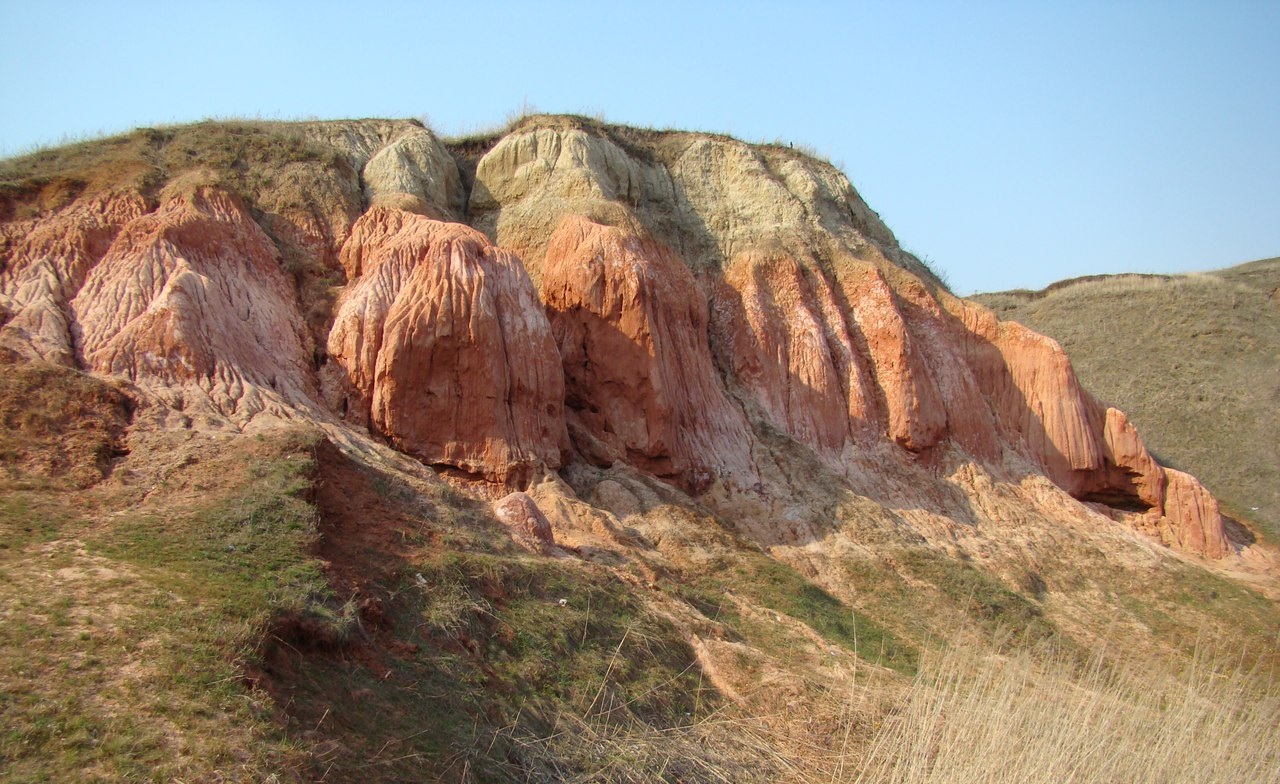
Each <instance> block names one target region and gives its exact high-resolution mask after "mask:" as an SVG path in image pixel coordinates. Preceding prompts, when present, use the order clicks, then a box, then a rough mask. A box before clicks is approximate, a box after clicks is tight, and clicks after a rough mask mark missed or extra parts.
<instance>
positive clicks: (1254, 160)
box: [0, 0, 1280, 293]
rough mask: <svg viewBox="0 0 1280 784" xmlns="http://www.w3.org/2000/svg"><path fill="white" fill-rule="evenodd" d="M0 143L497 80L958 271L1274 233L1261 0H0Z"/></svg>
mask: <svg viewBox="0 0 1280 784" xmlns="http://www.w3.org/2000/svg"><path fill="white" fill-rule="evenodd" d="M0 80H2V82H0V83H2V84H3V96H4V100H3V101H0V107H3V108H2V109H0V154H2V155H6V156H7V155H13V154H17V153H20V152H23V151H26V150H29V149H30V148H32V147H33V146H35V145H47V144H54V143H58V142H60V141H62V140H65V139H75V138H83V137H85V136H93V135H99V134H103V133H113V132H117V131H122V130H127V129H129V128H132V127H135V126H139V125H153V124H159V123H172V122H185V121H193V120H199V119H202V118H205V117H225V116H248V117H263V118H280V119H291V118H306V117H322V118H336V117H367V116H385V117H422V118H425V119H426V120H427V121H428V122H429V123H430V124H431V125H432V126H433V127H434V128H435V129H436V130H437V131H439V132H441V133H444V134H452V133H459V132H466V131H469V130H474V129H476V128H479V127H485V126H492V125H495V124H499V123H501V122H502V121H503V120H504V118H505V117H506V116H507V115H508V114H511V113H514V112H517V111H518V110H519V109H520V107H521V106H522V105H531V106H533V107H536V108H537V109H539V110H541V111H547V112H576V113H588V114H595V113H601V114H603V115H604V116H605V117H606V118H607V119H609V120H611V121H615V122H624V123H634V124H642V125H653V126H660V127H666V126H671V127H678V128H689V129H704V130H713V131H721V132H727V133H731V134H733V135H735V136H738V137H740V138H744V139H747V140H773V139H783V140H787V141H794V142H796V143H798V144H806V145H810V146H812V147H814V148H816V149H817V150H818V151H819V152H821V153H822V154H824V155H826V156H827V157H829V158H830V159H832V160H833V161H834V162H836V163H837V164H838V165H840V166H841V167H842V168H843V169H844V171H845V172H847V173H848V175H849V177H850V178H851V179H852V180H853V183H854V185H855V186H856V187H857V188H858V189H859V191H860V192H861V193H862V195H863V197H864V198H865V199H866V200H867V201H868V202H869V203H870V204H871V206H872V208H873V209H875V210H877V211H878V212H879V213H880V214H881V216H882V217H883V218H884V219H885V221H886V222H887V223H888V224H889V226H890V227H891V228H892V229H893V230H894V231H895V232H896V233H897V235H898V238H899V240H900V241H901V242H902V244H903V246H905V247H906V248H908V249H910V250H913V251H914V252H915V253H917V254H918V255H920V256H922V257H927V258H928V259H929V260H930V262H931V263H932V264H933V265H934V266H935V267H937V268H940V269H941V270H942V271H943V272H944V273H945V274H946V276H947V277H948V278H949V279H950V281H951V283H952V285H953V287H954V288H955V289H956V290H957V291H958V292H959V293H971V292H974V291H983V290H992V289H999V288H1012V287H1036V288H1038V287H1041V286H1044V285H1045V284H1048V283H1050V282H1052V281H1054V280H1058V279H1061V278H1064V277H1070V276H1075V275H1084V274H1091V273H1097V272H1120V271H1144V272H1161V271H1186V270H1195V269H1210V268H1214V267H1222V266H1228V265H1231V264H1236V263H1239V262H1243V261H1248V260H1251V259H1255V258H1260V257H1264V256H1274V255H1280V2H1276V1H1275V0H1272V1H1271V2H1256V3H1249V2H1230V0H1228V1H1227V2H1209V0H1205V1H1204V2H1200V3H1190V2H1176V0H1175V1H1174V2H1159V3H1147V2H1123V1H1121V2H1102V3H1094V2H1062V3H1056V2H1035V1H1030V2H989V3H980V2H976V0H975V1H973V2H960V1H959V0H956V1H954V2H897V3H893V2H883V3H803V2H801V3H792V4H785V5H784V4H783V3H767V4H766V3H751V2H740V3H697V2H692V0H685V2H677V3H666V2H648V3H643V4H629V5H626V6H623V5H621V4H616V5H615V4H611V3H607V2H581V3H568V2H560V3H555V2H550V3H527V4H526V3H502V2H487V3H478V4H477V3H462V2H455V3H451V4H447V5H439V4H432V3H402V4H397V3H380V2H359V3H350V4H335V3H328V2H321V1H318V0H317V1H316V2H306V3H293V2H289V3H286V2H277V3H272V2H268V1H267V0H263V1H262V2H257V3H240V2H217V3H207V4H201V5H199V6H197V5H195V4H192V3H186V2H174V1H173V0H171V1H170V2H166V3H129V2H83V3H72V2H33V0H0Z"/></svg>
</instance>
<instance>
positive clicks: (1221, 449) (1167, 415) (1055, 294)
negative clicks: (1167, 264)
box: [975, 259, 1280, 537]
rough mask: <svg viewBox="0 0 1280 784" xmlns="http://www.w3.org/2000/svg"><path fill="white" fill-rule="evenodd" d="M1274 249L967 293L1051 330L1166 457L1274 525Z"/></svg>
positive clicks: (1244, 516)
mask: <svg viewBox="0 0 1280 784" xmlns="http://www.w3.org/2000/svg"><path fill="white" fill-rule="evenodd" d="M1277 292H1280V259H1265V260H1262V261H1255V262H1253V263H1250V264H1243V265H1240V266H1238V267H1232V268H1230V269H1225V270H1219V271H1216V272H1209V273H1204V274H1197V275H1179V276H1151V275H1142V276H1136V275H1120V276H1112V277H1095V278H1083V279H1079V280H1071V281H1063V282H1061V283H1057V284H1054V285H1053V286H1050V287H1049V288H1047V289H1045V290H1044V291H1041V292H1025V291H1011V292H1001V293H995V294H983V295H979V296H978V297H975V299H977V300H978V301H979V302H982V303H983V304H985V305H987V306H989V307H991V308H992V309H993V310H995V311H996V312H997V313H998V314H999V315H1000V316H1001V317H1002V318H1008V319H1012V320H1014V321H1020V322H1022V323H1024V324H1026V325H1027V326H1029V327H1031V328H1032V329H1035V330H1038V331H1040V332H1043V333H1045V334H1047V335H1050V336H1052V337H1054V338H1056V339H1057V340H1058V341H1059V342H1061V343H1062V345H1063V348H1065V349H1066V350H1067V353H1068V354H1069V355H1070V356H1071V359H1072V364H1074V365H1075V367H1076V370H1077V372H1078V373H1079V374H1080V377H1081V379H1082V380H1083V381H1084V383H1085V386H1087V387H1089V388H1090V389H1091V390H1093V391H1094V392H1096V393H1097V394H1098V395H1099V396H1100V397H1101V398H1102V399H1103V400H1106V401H1108V402H1109V403H1111V404H1113V405H1116V406H1118V407H1120V408H1123V409H1124V410H1125V411H1126V412H1127V413H1128V414H1129V416H1130V417H1131V419H1132V420H1133V422H1134V424H1136V425H1137V426H1138V429H1139V430H1140V431H1141V432H1142V435H1143V437H1144V438H1145V439H1146V441H1147V443H1148V445H1149V446H1151V447H1152V448H1153V450H1154V451H1155V452H1156V453H1157V454H1158V455H1159V456H1160V458H1161V459H1162V460H1163V461H1167V462H1168V464H1169V465H1173V466H1176V467H1178V468H1181V469H1183V470H1185V471H1190V472H1191V473H1194V474H1195V475H1196V476H1198V477H1200V478H1201V479H1202V480H1204V482H1205V483H1206V484H1207V485H1208V486H1209V487H1210V488H1211V489H1213V491H1214V492H1215V494H1216V495H1218V497H1219V498H1220V499H1222V500H1223V501H1224V502H1225V503H1226V504H1227V506H1228V507H1229V508H1230V511H1231V513H1232V514H1233V515H1235V516H1236V517H1237V518H1239V519H1240V520H1241V521H1242V522H1247V523H1250V524H1252V525H1254V526H1256V527H1258V528H1260V529H1261V530H1263V531H1265V532H1266V533H1267V534H1269V535H1270V536H1273V537H1274V536H1276V535H1277V534H1280V415H1278V412H1280V294H1277Z"/></svg>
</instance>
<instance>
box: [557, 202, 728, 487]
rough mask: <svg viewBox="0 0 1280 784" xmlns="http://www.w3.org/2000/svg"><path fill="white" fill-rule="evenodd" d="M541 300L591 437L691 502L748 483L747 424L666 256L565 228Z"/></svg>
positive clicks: (678, 267)
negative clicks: (722, 486)
mask: <svg viewBox="0 0 1280 784" xmlns="http://www.w3.org/2000/svg"><path fill="white" fill-rule="evenodd" d="M542 290H543V297H544V298H545V300H546V305H547V312H548V314H549V315H550V318H551V323H552V328H553V331H554V333H555V338H556V345H557V346H558V347H559V350H560V357H561V359H562V361H563V362H564V375H565V384H566V387H567V393H568V404H569V409H570V411H571V412H572V414H573V415H574V416H575V417H576V418H577V419H578V420H579V421H580V422H581V423H582V424H583V425H584V426H585V427H586V428H587V430H589V431H590V432H591V433H592V434H593V435H594V436H595V437H596V438H598V439H600V440H601V441H603V442H604V443H605V444H607V445H608V446H610V447H612V449H613V450H614V451H615V452H616V454H618V455H619V456H621V457H623V458H624V459H626V461H627V462H629V463H632V464H633V465H635V466H637V467H639V468H641V469H643V470H645V471H648V472H650V473H652V474H655V475H657V476H660V477H663V478H666V479H669V480H671V481H673V482H675V483H676V484H679V485H681V486H683V487H686V488H688V489H690V490H692V491H694V492H697V491H700V490H703V489H705V488H706V487H707V486H708V485H709V484H710V483H711V482H713V481H714V480H715V479H716V478H717V477H721V476H733V477H735V478H736V479H737V480H738V481H742V480H744V479H747V478H748V477H751V476H752V475H753V468H752V465H751V459H750V454H749V447H748V442H747V424H746V420H745V418H744V417H743V415H742V413H741V412H740V411H739V410H738V409H737V408H735V407H734V406H733V405H732V404H730V402H729V400H728V399H727V398H726V397H725V394H724V392H723V390H722V388H721V385H720V382H719V377H718V375H717V374H716V370H715V367H714V366H713V364H712V362H711V353H710V349H709V347H708V343H707V305H706V302H705V300H704V299H703V297H702V295H701V294H700V293H699V291H698V288H697V285H696V284H695V282H694V279H693V275H692V274H691V273H690V272H689V268H688V267H687V266H685V264H684V263H683V262H682V261H681V260H680V259H679V258H677V257H676V256H675V254H674V253H672V252H671V251H670V250H669V249H667V248H664V247H662V246H660V245H658V244H657V243H656V242H653V241H644V240H641V239H639V238H637V237H634V236H629V235H627V234H625V233H623V232H621V231H619V230H618V229H614V228H609V227H606V226H601V225H600V224H598V223H593V222H591V221H588V220H585V219H582V218H572V217H571V218H567V219H566V220H565V221H564V223H562V224H561V225H560V228H558V229H557V230H556V232H555V234H554V235H552V237H551V241H550V243H549V244H548V246H547V256H546V263H545V265H544V268H543V281H542Z"/></svg>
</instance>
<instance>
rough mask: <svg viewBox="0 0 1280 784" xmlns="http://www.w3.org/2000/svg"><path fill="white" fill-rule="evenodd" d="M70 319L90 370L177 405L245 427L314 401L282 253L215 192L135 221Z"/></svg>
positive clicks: (178, 197) (180, 196)
mask: <svg viewBox="0 0 1280 784" xmlns="http://www.w3.org/2000/svg"><path fill="white" fill-rule="evenodd" d="M70 312H71V316H72V319H73V325H72V335H73V337H74V339H75V347H76V351H77V354H78V355H79V357H80V361H81V363H82V365H83V366H84V367H87V368H89V369H92V370H96V371H100V372H103V373H110V374H113V375H117V376H122V377H124V378H128V379H130V380H132V381H134V382H136V383H138V384H139V385H140V386H142V387H144V388H149V389H151V390H153V391H155V392H156V394H158V395H159V396H160V397H161V398H167V399H173V400H175V402H178V404H179V405H180V407H186V406H196V407H208V408H210V409H212V411H214V412H216V413H218V414H221V415H225V416H234V417H235V418H237V419H240V420H244V419H247V418H249V417H251V416H253V415H254V414H257V413H259V412H261V411H264V410H267V409H271V410H273V411H277V412H279V413H285V412H284V407H285V406H289V405H295V406H296V405H305V404H307V403H308V402H309V401H310V400H311V399H313V398H314V397H315V390H314V385H313V382H312V380H311V372H310V368H309V362H308V358H307V352H306V351H305V350H304V348H303V347H304V345H305V342H304V341H305V338H304V336H303V334H302V333H301V329H302V324H303V321H302V317H301V315H300V313H299V312H298V307H297V298H296V295H295V293H294V289H293V286H292V283H291V281H290V280H289V279H288V278H287V277H286V276H285V274H284V272H283V271H282V270H281V268H280V264H279V262H278V260H277V252H276V248H275V246H274V245H273V244H272V243H271V241H270V239H269V238H268V237H267V236H266V234H265V233H263V231H262V229H261V228H259V227H258V225H257V224H256V223H255V222H254V221H253V219H252V218H251V217H250V215H249V213H248V211H247V210H246V209H245V207H244V206H243V205H242V204H241V203H240V202H239V201H238V200H237V199H235V198H234V197H232V196H231V195H229V194H228V193H226V192H225V191H222V190H219V189H217V188H211V187H197V188H194V189H191V190H185V191H183V190H179V191H175V192H172V193H170V194H168V195H167V196H166V197H165V199H164V201H163V203H162V204H161V206H160V208H159V209H158V210H157V211H156V212H154V213H151V214H148V215H144V216H142V217H140V218H137V219H136V220H134V221H132V222H130V223H129V225H128V226H126V227H125V228H124V229H123V230H122V231H121V232H120V234H119V236H117V237H116V239H115V241H114V242H113V243H112V244H111V249H110V250H109V251H108V253H107V254H106V257H105V258H104V259H103V260H102V261H101V263H99V264H98V265H97V266H96V267H94V268H93V270H92V271H91V272H90V273H89V275H88V278H87V280H86V281H85V284H84V287H83V288H82V289H81V290H80V292H79V293H78V294H77V295H76V297H75V299H74V300H72V302H71V303H70ZM175 396H176V398H175Z"/></svg>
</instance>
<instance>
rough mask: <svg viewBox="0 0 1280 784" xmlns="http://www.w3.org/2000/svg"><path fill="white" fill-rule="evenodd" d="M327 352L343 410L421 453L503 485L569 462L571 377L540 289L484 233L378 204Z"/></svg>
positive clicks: (352, 260)
mask: <svg viewBox="0 0 1280 784" xmlns="http://www.w3.org/2000/svg"><path fill="white" fill-rule="evenodd" d="M342 263H343V265H344V267H345V268H346V270H347V275H348V278H349V279H350V280H351V281H352V282H351V284H350V285H349V286H348V288H347V290H346V291H345V292H344V293H343V295H342V297H341V299H340V300H339V302H338V306H337V314H336V316H335V319H334V325H333V331H332V332H331V333H330V335H329V354H330V356H331V357H332V359H333V360H334V361H335V362H336V363H337V364H338V365H339V366H340V367H341V368H342V369H343V370H344V371H345V374H346V378H345V382H346V384H347V386H348V387H349V389H350V390H351V392H350V394H349V395H347V396H346V397H345V399H344V400H343V402H342V404H341V405H342V407H343V408H344V412H345V413H347V414H348V415H353V416H354V417H355V418H356V419H357V420H358V421H359V420H364V421H367V422H368V425H369V427H370V428H371V429H373V430H375V431H376V432H379V433H381V434H383V435H384V436H386V437H387V438H388V439H389V440H390V441H391V443H392V444H394V445H395V446H396V447H397V448H398V449H401V450H403V451H405V452H408V453H409V454H412V455H414V456H415V457H418V458H420V459H421V460H423V461H425V462H428V463H432V464H439V465H443V466H448V467H452V468H455V469H458V470H461V471H463V472H466V473H468V474H473V475H479V476H482V477H483V478H485V479H488V480H490V481H495V482H503V483H505V482H515V483H521V482H524V481H527V480H528V478H529V476H530V473H531V472H532V471H533V470H534V469H535V468H536V467H537V466H538V465H540V464H542V465H546V466H548V467H551V468H555V467H557V466H559V465H560V450H561V447H562V445H563V444H564V443H565V441H566V438H567V437H566V435H565V424H564V414H563V405H564V381H563V375H562V373H561V370H560V362H559V357H558V355H557V353H556V348H555V343H554V342H553V341H552V338H551V328H550V325H549V324H548V323H547V318H546V316H545V315H544V313H543V311H542V307H541V305H540V304H539V302H538V299H537V294H536V293H535V291H534V289H533V285H532V283H530V281H529V277H528V275H526V274H525V271H524V268H523V267H522V266H521V265H520V261H519V259H517V258H516V257H515V256H514V255H513V254H511V253H510V252H508V251H504V250H500V249H498V248H496V247H494V246H493V245H491V244H489V242H488V240H486V239H485V238H484V236H483V235H481V234H480V233H479V232H476V231H475V230H473V229H470V228H467V227H466V226H463V225H461V224H457V223H444V222H441V221H435V220H431V219H429V218H426V217H423V216H419V215H414V214H411V213H407V212H403V211H400V210H396V209H387V208H379V207H375V208H373V209H371V210H370V211H369V212H368V213H366V214H365V216H364V217H362V218H361V219H360V220H359V221H357V223H356V225H355V227H354V229H353V230H352V235H351V239H350V240H349V241H348V242H347V244H346V246H345V247H344V248H343V253H342Z"/></svg>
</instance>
